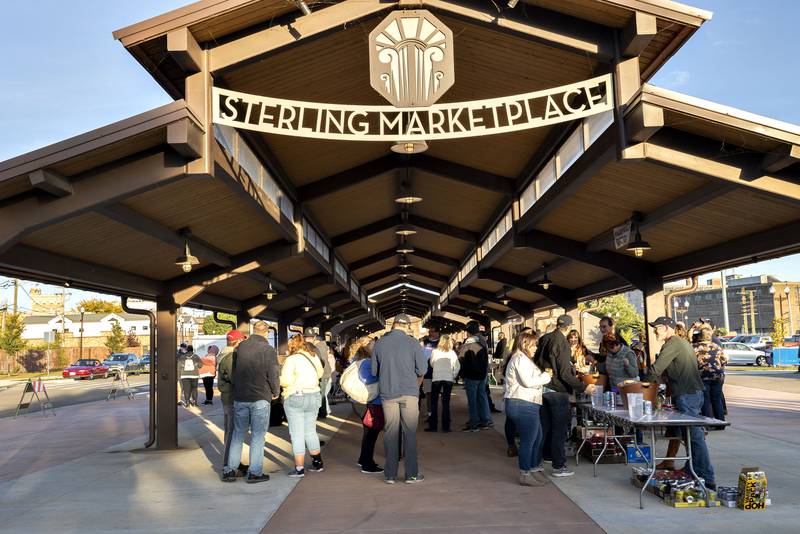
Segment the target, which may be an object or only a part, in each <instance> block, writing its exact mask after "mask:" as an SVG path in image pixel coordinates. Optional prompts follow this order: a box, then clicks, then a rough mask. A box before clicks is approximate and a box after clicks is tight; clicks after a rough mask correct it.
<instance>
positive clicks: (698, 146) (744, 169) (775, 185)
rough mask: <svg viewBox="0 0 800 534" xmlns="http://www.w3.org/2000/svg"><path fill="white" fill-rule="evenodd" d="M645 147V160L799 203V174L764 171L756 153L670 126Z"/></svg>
mask: <svg viewBox="0 0 800 534" xmlns="http://www.w3.org/2000/svg"><path fill="white" fill-rule="evenodd" d="M644 150H645V158H646V160H647V161H648V162H653V163H655V164H658V165H661V166H664V167H668V168H671V169H678V170H680V171H683V172H687V173H690V174H694V175H696V176H701V177H705V178H709V179H712V180H716V181H719V182H723V183H728V184H734V185H736V186H737V187H738V188H740V189H742V190H746V191H751V192H753V193H757V194H759V195H761V196H767V197H770V198H773V199H778V200H782V201H784V202H789V203H792V204H798V205H800V176H798V175H797V174H793V175H789V176H786V177H785V178H784V177H783V175H770V174H767V173H765V172H764V170H763V168H762V166H761V165H762V159H763V157H762V156H759V155H758V154H753V153H751V152H742V153H740V154H737V153H730V152H724V151H723V150H722V145H721V142H718V141H711V140H708V139H705V138H700V137H698V136H693V135H692V134H689V133H687V132H677V131H674V130H670V129H669V128H664V129H662V131H661V132H659V133H658V135H656V136H654V137H652V138H651V139H650V140H649V141H648V142H646V143H644Z"/></svg>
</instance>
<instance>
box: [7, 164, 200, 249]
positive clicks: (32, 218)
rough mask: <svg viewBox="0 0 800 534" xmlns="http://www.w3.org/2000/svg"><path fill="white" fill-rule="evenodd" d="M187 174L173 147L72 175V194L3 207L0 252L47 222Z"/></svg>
mask: <svg viewBox="0 0 800 534" xmlns="http://www.w3.org/2000/svg"><path fill="white" fill-rule="evenodd" d="M184 177H185V165H184V162H183V159H182V158H180V157H179V156H177V155H176V154H174V153H173V152H171V151H168V152H159V153H156V154H149V155H143V156H138V157H133V158H131V159H128V160H126V161H125V162H124V163H121V164H119V165H114V166H109V167H106V168H103V169H100V170H94V171H87V172H84V173H81V174H79V175H76V176H72V177H71V180H72V188H73V194H71V195H68V196H65V197H62V198H58V199H40V198H35V197H28V198H25V199H23V200H20V201H18V202H14V203H13V204H9V205H6V206H4V207H2V208H0V220H2V221H3V224H2V225H0V252H2V251H3V250H7V249H8V248H9V247H10V246H12V245H14V244H15V243H17V242H19V241H20V240H21V239H23V238H24V237H25V236H27V235H30V234H32V233H33V232H35V231H36V230H40V229H42V228H45V227H46V226H49V225H52V224H56V223H59V222H62V221H64V220H67V219H70V218H72V217H76V216H78V215H82V214H84V213H87V212H89V211H92V210H94V209H96V208H98V207H99V206H103V205H108V204H116V203H118V202H120V201H121V200H124V199H126V198H129V197H132V196H134V195H137V194H140V193H142V192H144V191H148V190H151V189H155V188H157V187H160V186H163V185H167V184H169V183H172V182H175V181H177V180H180V179H181V178H184Z"/></svg>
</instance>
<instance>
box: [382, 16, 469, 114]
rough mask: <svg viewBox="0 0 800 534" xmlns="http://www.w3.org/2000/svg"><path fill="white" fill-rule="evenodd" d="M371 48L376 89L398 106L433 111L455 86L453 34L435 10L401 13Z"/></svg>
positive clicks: (386, 21) (386, 24) (385, 23)
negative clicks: (424, 108) (428, 107)
mask: <svg viewBox="0 0 800 534" xmlns="http://www.w3.org/2000/svg"><path fill="white" fill-rule="evenodd" d="M369 47H370V56H369V66H370V84H371V85H372V87H373V88H374V89H375V90H376V91H378V92H379V93H380V94H381V95H383V97H384V98H385V99H386V100H388V101H389V102H391V103H392V104H393V105H394V106H395V107H401V108H406V107H425V106H430V105H431V104H433V103H435V102H436V101H437V100H439V98H440V97H441V96H442V95H443V94H444V93H445V92H446V91H447V90H448V89H450V88H451V87H452V86H453V82H454V81H455V76H454V73H453V32H452V31H450V28H448V27H447V26H445V25H444V24H443V23H442V22H441V21H440V20H439V19H437V18H436V17H434V16H433V15H432V14H431V13H430V12H429V11H426V10H408V11H395V12H394V13H392V14H391V15H389V16H388V17H386V18H385V19H383V21H381V23H380V24H378V26H377V27H376V28H375V29H374V30H373V31H372V33H370V34H369Z"/></svg>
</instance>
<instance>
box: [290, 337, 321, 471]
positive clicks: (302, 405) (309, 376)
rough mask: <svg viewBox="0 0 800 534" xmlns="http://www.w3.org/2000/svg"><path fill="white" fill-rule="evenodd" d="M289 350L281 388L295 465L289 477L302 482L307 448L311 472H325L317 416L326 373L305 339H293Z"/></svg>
mask: <svg viewBox="0 0 800 534" xmlns="http://www.w3.org/2000/svg"><path fill="white" fill-rule="evenodd" d="M287 348H288V352H289V356H287V357H286V361H284V362H283V367H282V368H281V387H282V388H283V393H282V394H283V410H284V412H286V421H287V422H288V423H289V435H290V436H291V439H292V453H293V454H294V465H295V467H294V469H293V470H292V471H290V472H289V476H290V477H293V478H302V477H304V476H305V474H306V470H305V458H306V448H308V452H309V454H311V471H315V472H320V471H323V470H324V466H323V464H322V453H321V452H320V444H319V436H317V414H318V412H319V407H320V405H321V404H322V396H321V394H320V387H319V381H320V379H321V378H322V372H323V369H322V363H321V362H320V360H319V358H317V355H316V351H315V350H314V347H313V346H311V345H309V344H308V343H306V341H305V340H304V339H303V337H302V336H299V335H297V336H294V337H292V339H290V340H289V344H288V347H287Z"/></svg>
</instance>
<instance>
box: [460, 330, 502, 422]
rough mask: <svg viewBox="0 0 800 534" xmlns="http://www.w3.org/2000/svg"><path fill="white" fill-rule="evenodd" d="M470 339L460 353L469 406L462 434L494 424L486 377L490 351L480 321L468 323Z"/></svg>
mask: <svg viewBox="0 0 800 534" xmlns="http://www.w3.org/2000/svg"><path fill="white" fill-rule="evenodd" d="M467 334H469V336H470V337H468V338H467V339H466V340H464V344H463V345H461V348H460V349H459V351H458V359H459V361H460V363H461V377H462V378H463V379H464V389H466V391H467V404H468V405H469V421H468V422H467V424H466V425H464V428H463V429H461V431H462V432H477V431H478V430H485V429H487V428H491V427H492V425H493V423H492V420H491V418H490V417H489V399H488V397H487V395H486V375H487V373H488V372H489V349H488V347H487V346H486V341H485V340H484V339H483V336H481V334H480V324H478V321H470V322H468V323H467Z"/></svg>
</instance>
